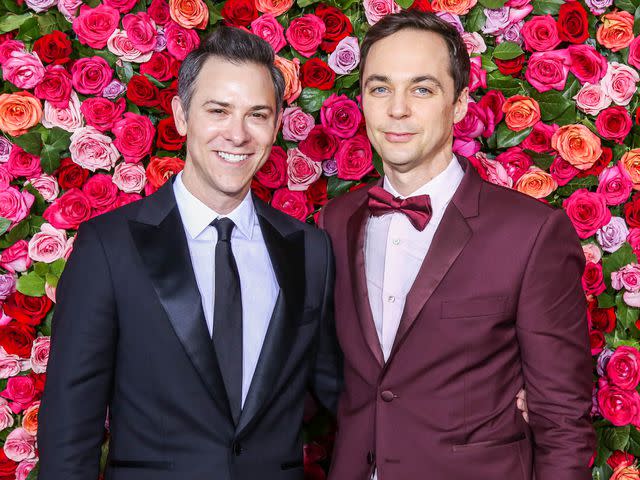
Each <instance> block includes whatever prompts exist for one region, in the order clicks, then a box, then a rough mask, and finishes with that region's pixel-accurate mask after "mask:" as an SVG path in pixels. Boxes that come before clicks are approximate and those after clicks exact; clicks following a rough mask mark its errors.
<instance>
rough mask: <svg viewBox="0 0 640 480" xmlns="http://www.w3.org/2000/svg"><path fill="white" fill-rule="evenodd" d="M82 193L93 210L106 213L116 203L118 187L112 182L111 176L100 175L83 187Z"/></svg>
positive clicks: (93, 177)
mask: <svg viewBox="0 0 640 480" xmlns="http://www.w3.org/2000/svg"><path fill="white" fill-rule="evenodd" d="M82 192H83V193H84V194H85V195H86V196H87V198H88V199H89V203H90V204H91V207H92V208H93V209H95V210H98V211H99V212H104V211H106V210H108V209H109V207H112V206H113V204H114V203H115V201H116V197H117V196H118V187H117V186H116V185H115V183H113V180H111V175H106V174H104V173H98V174H96V175H94V176H92V177H91V178H89V180H87V182H86V183H85V184H84V185H83V186H82Z"/></svg>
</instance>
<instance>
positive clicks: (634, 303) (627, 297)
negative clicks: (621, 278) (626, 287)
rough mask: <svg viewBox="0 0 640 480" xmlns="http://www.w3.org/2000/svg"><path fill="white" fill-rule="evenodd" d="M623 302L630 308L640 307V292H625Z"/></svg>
mask: <svg viewBox="0 0 640 480" xmlns="http://www.w3.org/2000/svg"><path fill="white" fill-rule="evenodd" d="M622 300H623V301H624V303H626V304H627V305H629V306H630V307H635V308H639V307H640V292H624V293H623V294H622Z"/></svg>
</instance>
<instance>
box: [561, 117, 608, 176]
mask: <svg viewBox="0 0 640 480" xmlns="http://www.w3.org/2000/svg"><path fill="white" fill-rule="evenodd" d="M551 146H552V147H553V148H554V149H555V150H556V151H557V152H558V153H559V154H560V156H561V157H562V158H564V159H565V160H566V161H567V162H569V163H570V164H571V165H573V166H574V167H576V168H577V169H578V170H588V169H589V168H591V167H592V166H593V164H594V163H595V162H596V160H598V158H600V155H602V146H601V144H600V138H599V137H598V136H597V135H596V134H594V133H593V132H592V131H591V130H589V129H588V128H587V127H585V126H584V125H580V124H576V125H565V126H564V127H560V128H559V129H558V130H556V132H555V133H554V134H553V136H552V137H551Z"/></svg>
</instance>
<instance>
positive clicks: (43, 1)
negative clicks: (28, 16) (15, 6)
mask: <svg viewBox="0 0 640 480" xmlns="http://www.w3.org/2000/svg"><path fill="white" fill-rule="evenodd" d="M25 3H26V4H27V7H29V8H30V9H31V10H33V11H34V12H37V13H42V12H46V11H47V10H49V9H50V8H51V7H53V6H54V5H56V4H57V3H58V0H26V2H25Z"/></svg>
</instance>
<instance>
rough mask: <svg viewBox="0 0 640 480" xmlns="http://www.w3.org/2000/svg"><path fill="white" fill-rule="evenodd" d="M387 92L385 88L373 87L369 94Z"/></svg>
mask: <svg viewBox="0 0 640 480" xmlns="http://www.w3.org/2000/svg"><path fill="white" fill-rule="evenodd" d="M386 91H387V87H373V88H372V89H371V93H378V94H380V93H385V92H386Z"/></svg>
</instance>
